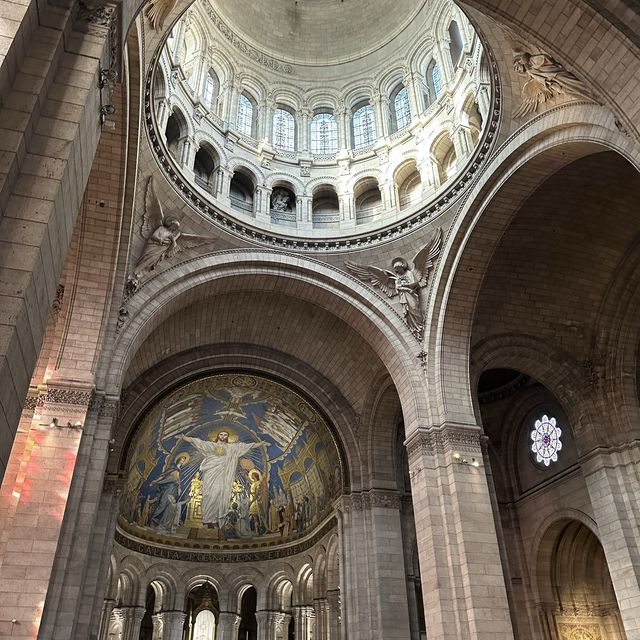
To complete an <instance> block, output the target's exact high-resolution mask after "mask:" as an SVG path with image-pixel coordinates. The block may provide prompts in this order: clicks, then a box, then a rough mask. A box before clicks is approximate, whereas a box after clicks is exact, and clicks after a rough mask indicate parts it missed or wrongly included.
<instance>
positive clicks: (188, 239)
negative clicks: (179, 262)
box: [165, 233, 214, 258]
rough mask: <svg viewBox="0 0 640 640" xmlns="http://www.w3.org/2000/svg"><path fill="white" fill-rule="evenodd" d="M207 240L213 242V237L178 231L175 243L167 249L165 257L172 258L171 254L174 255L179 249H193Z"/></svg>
mask: <svg viewBox="0 0 640 640" xmlns="http://www.w3.org/2000/svg"><path fill="white" fill-rule="evenodd" d="M209 242H210V243H213V242H214V238H210V237H209V236H199V235H196V234H195V233H180V234H178V237H177V238H176V242H175V244H174V245H173V246H172V247H170V248H169V249H167V252H166V253H165V257H166V258H173V256H175V255H176V254H177V253H180V252H181V251H185V250H186V249H193V248H195V247H199V246H201V245H203V244H207V243H209Z"/></svg>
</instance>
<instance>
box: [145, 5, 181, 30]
mask: <svg viewBox="0 0 640 640" xmlns="http://www.w3.org/2000/svg"><path fill="white" fill-rule="evenodd" d="M176 1H177V0H151V2H149V6H148V7H147V18H149V22H150V23H151V28H152V29H153V30H154V31H160V30H161V29H162V27H163V26H164V21H165V20H166V18H167V16H168V15H169V14H170V13H171V11H172V10H173V7H175V5H176Z"/></svg>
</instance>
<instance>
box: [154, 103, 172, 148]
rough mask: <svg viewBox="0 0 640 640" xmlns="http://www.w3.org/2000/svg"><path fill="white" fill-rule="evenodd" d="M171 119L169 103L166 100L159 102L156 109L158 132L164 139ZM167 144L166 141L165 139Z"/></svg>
mask: <svg viewBox="0 0 640 640" xmlns="http://www.w3.org/2000/svg"><path fill="white" fill-rule="evenodd" d="M168 119H169V101H168V100H167V99H166V98H162V99H161V100H158V102H157V107H156V122H157V123H158V131H159V132H160V134H161V135H162V136H163V137H164V135H165V130H166V128H167V120H168ZM165 142H166V139H165Z"/></svg>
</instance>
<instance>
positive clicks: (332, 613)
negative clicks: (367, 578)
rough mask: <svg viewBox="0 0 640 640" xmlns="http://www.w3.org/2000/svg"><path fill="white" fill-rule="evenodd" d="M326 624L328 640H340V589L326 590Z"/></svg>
mask: <svg viewBox="0 0 640 640" xmlns="http://www.w3.org/2000/svg"><path fill="white" fill-rule="evenodd" d="M327 623H328V624H327V631H328V634H327V637H328V639H329V640H340V638H341V637H342V624H341V623H342V614H341V603H340V589H329V590H327Z"/></svg>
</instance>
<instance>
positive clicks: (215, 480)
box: [185, 437, 256, 527]
mask: <svg viewBox="0 0 640 640" xmlns="http://www.w3.org/2000/svg"><path fill="white" fill-rule="evenodd" d="M185 440H186V441H187V442H190V443H191V444H192V445H193V446H194V447H195V448H196V449H197V451H199V452H200V453H201V454H202V456H203V460H202V462H201V463H200V477H201V479H202V523H203V524H217V525H218V526H219V527H220V526H222V524H223V523H224V518H225V516H226V515H227V513H229V508H230V504H229V502H230V501H231V490H232V488H233V481H234V479H235V475H236V468H237V466H238V460H240V458H241V457H242V456H243V455H245V454H246V453H248V452H249V451H251V449H253V448H255V446H256V443H255V442H208V441H207V440H200V439H199V438H189V437H185Z"/></svg>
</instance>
